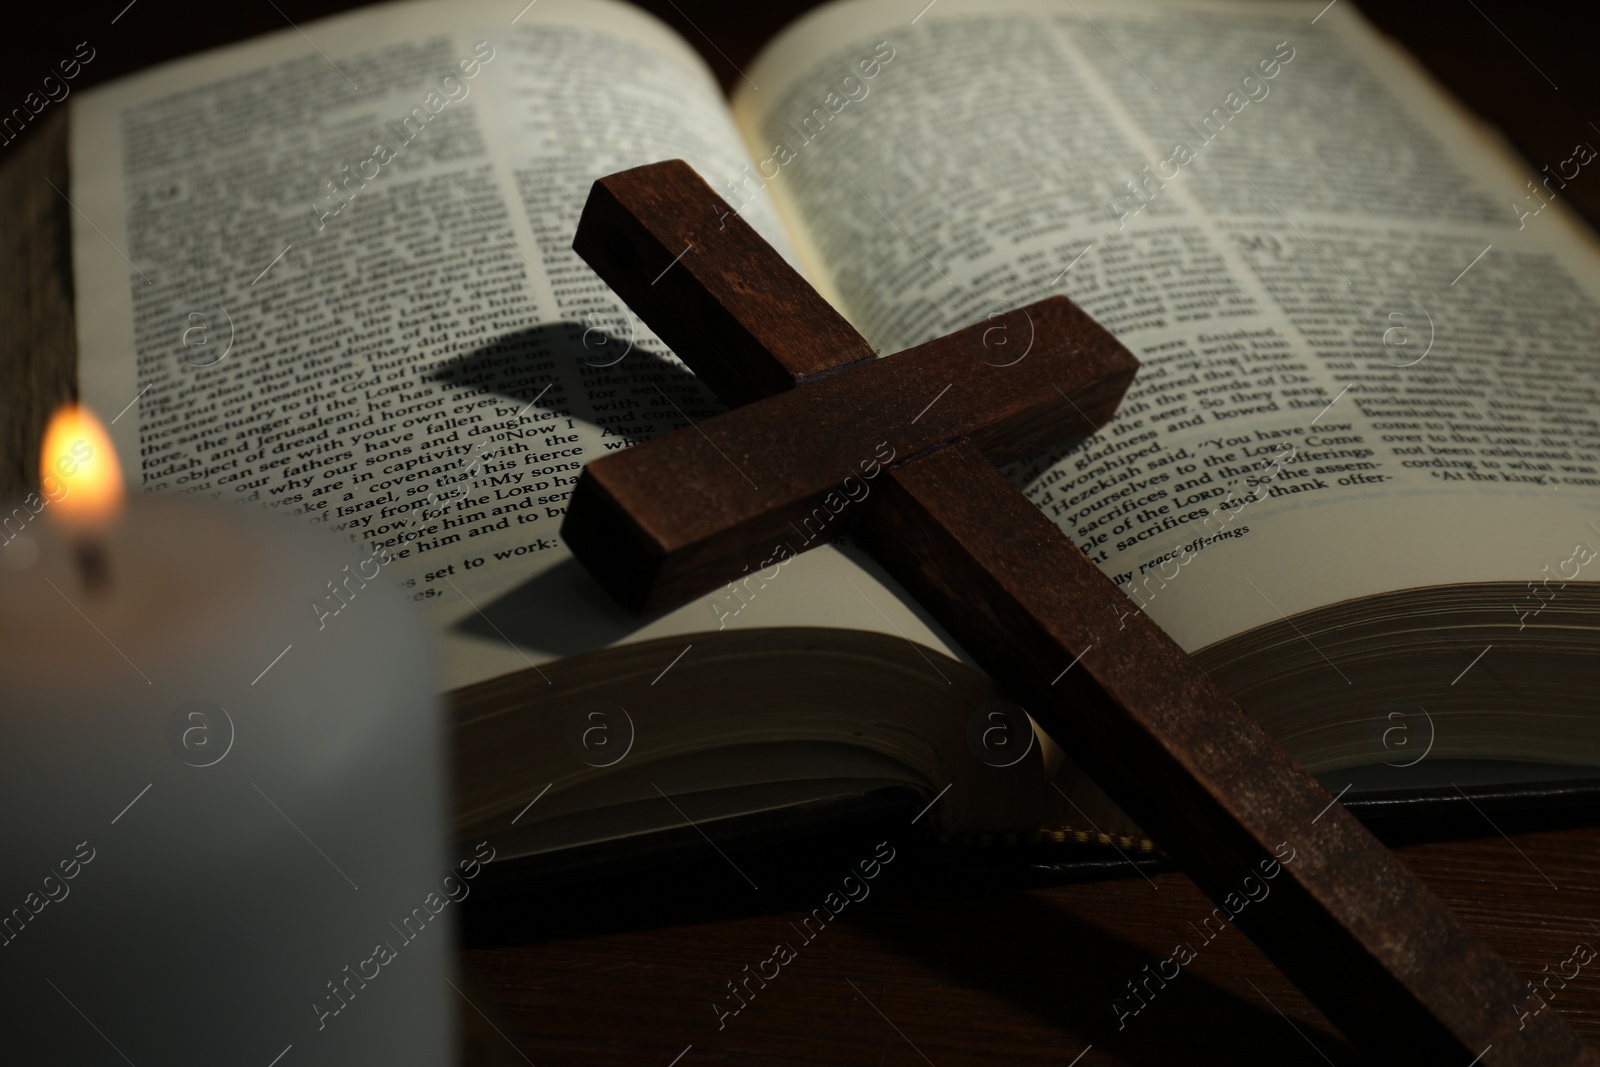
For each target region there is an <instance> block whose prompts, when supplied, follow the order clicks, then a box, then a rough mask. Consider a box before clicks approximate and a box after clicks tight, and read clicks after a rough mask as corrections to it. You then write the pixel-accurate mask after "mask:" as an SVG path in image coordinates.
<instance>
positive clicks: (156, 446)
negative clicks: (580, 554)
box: [70, 0, 945, 687]
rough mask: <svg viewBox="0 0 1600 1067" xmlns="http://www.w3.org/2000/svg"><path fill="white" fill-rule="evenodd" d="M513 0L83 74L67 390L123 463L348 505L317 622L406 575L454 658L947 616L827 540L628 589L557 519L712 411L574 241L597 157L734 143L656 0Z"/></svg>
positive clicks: (262, 494)
mask: <svg viewBox="0 0 1600 1067" xmlns="http://www.w3.org/2000/svg"><path fill="white" fill-rule="evenodd" d="M518 6H519V5H517V4H510V5H506V4H489V3H473V4H453V3H452V4H446V3H402V4H389V5H384V6H381V7H379V8H374V9H368V10H366V11H362V12H357V13H353V14H349V15H343V16H338V17H334V18H330V19H326V20H323V21H319V22H316V23H308V24H306V25H304V26H300V27H296V28H285V29H284V30H283V31H282V32H281V33H277V34H273V35H270V36H268V37H265V38H261V39H259V40H256V41H251V42H246V43H243V44H240V45H236V46H231V47H228V48H225V49H219V50H217V51H214V52H210V53H206V54H204V55H201V56H198V57H195V58H192V59H188V60H183V61H180V62H177V63H173V64H169V65H166V66H163V67H160V68H157V69H154V70H152V71H149V72H147V73H143V74H140V75H137V76H134V77H131V78H127V79H124V80H123V81H120V82H118V83H117V84H115V85H112V86H108V87H105V88H102V89H99V90H96V91H94V92H91V93H85V94H84V95H83V96H82V97H80V98H76V99H75V101H74V111H73V114H72V133H71V168H72V174H73V182H72V187H71V190H70V192H71V199H72V203H73V206H74V208H75V218H74V227H75V228H74V242H73V245H74V248H73V251H74V267H75V271H76V284H77V294H78V296H77V308H78V323H79V343H80V368H81V369H80V379H81V383H82V394H83V397H84V400H85V402H86V403H88V404H89V405H90V406H91V407H93V408H95V409H96V410H98V411H99V412H100V413H101V414H102V417H103V418H105V419H107V420H109V421H112V422H113V425H112V427H111V429H112V431H113V434H114V437H115V440H116V442H117V444H118V447H119V450H120V451H121V453H122V455H123V457H124V466H125V467H126V468H127V471H128V474H129V477H130V480H131V481H132V482H133V483H134V484H136V485H142V486H143V487H144V488H146V489H147V490H150V491H164V492H184V493H204V494H208V495H211V496H218V497H221V498H224V499H228V500H236V501H249V502H254V503H257V504H259V505H260V506H263V507H269V508H272V509H275V510H278V511H282V512H286V513H292V514H294V515H297V516H299V517H300V518H301V520H302V521H306V522H311V523H315V524H318V525H322V526H325V527H327V528H328V529H330V530H333V531H337V532H339V533H340V534H342V535H343V536H344V537H346V538H347V539H348V540H349V541H350V542H351V548H350V551H349V556H350V567H349V568H347V570H348V571H349V577H346V576H344V575H341V576H339V577H338V578H336V579H335V580H333V581H329V580H327V579H328V576H327V575H321V574H316V575H307V576H306V591H305V592H306V605H307V609H306V622H307V626H308V627H309V628H310V629H312V630H318V629H320V628H322V627H324V626H327V625H330V624H332V620H333V619H335V618H336V617H337V616H338V615H340V614H343V613H346V612H348V613H349V614H351V615H359V614H360V612H361V610H362V600H361V599H360V593H359V590H360V587H361V586H362V584H363V583H364V581H365V580H378V581H392V582H394V583H396V584H398V585H400V586H401V587H402V588H403V589H404V590H405V591H406V592H407V593H408V594H409V595H410V596H411V598H412V599H413V600H415V601H416V602H418V603H419V604H421V605H422V606H423V607H424V608H425V609H426V610H427V611H428V612H429V613H430V614H431V616H432V617H433V619H434V621H435V622H436V623H437V624H438V626H439V628H440V630H441V631H442V632H443V634H444V681H445V683H446V685H448V686H452V687H453V686H460V685H464V684H468V683H471V682H475V681H479V680H482V679H485V678H489V677H493V676H496V675H499V674H503V673H506V672H509V671H514V670H522V669H527V668H528V667H529V666H536V665H537V664H539V663H541V662H545V661H548V660H550V659H553V658H558V657H561V656H565V655H570V654H574V653H578V652H582V651H586V650H589V649H592V648H596V647H601V646H604V645H607V644H611V643H615V642H618V641H623V640H631V639H643V638H650V637H659V636H663V635H666V634H674V633H684V634H694V633H698V632H701V631H708V630H718V629H722V628H727V627H754V626H770V625H791V626H793V625H837V626H844V627H849V628H856V629H882V630H884V631H886V632H902V633H904V634H905V635H906V636H908V637H909V638H912V639H915V640H917V641H919V642H921V643H923V644H926V645H930V646H933V647H936V648H942V647H945V646H944V643H943V641H942V640H941V639H940V637H939V636H938V635H937V634H936V633H935V632H934V631H933V630H932V629H930V628H929V626H928V625H926V624H925V623H924V622H923V621H922V620H921V619H920V617H919V616H918V615H917V614H915V613H914V612H912V611H911V610H909V609H907V608H905V607H903V606H902V605H901V604H900V602H899V599H898V598H897V597H896V596H895V595H894V594H893V593H892V592H890V591H889V589H888V588H886V587H885V585H884V584H882V581H880V577H879V575H878V572H876V571H875V570H873V569H871V567H870V564H869V566H868V569H866V570H863V569H861V568H859V567H857V566H856V565H855V564H853V563H851V562H850V561H849V560H848V559H847V558H846V557H845V556H844V555H842V554H841V553H840V552H839V551H837V550H836V549H835V548H834V547H832V546H831V545H824V546H822V547H820V548H818V549H817V550H816V551H814V552H809V553H806V554H805V555H803V556H801V557H800V558H798V559H795V560H793V561H791V562H789V563H786V564H784V566H783V567H782V577H780V578H777V579H775V580H773V581H772V582H770V583H766V582H759V583H751V582H749V581H741V582H740V583H739V585H738V586H734V585H732V584H730V586H729V588H728V589H726V590H722V591H719V592H718V593H715V594H712V595H709V596H707V597H703V598H701V599H700V600H699V601H697V602H694V603H691V604H689V605H686V606H685V607H683V608H680V609H678V610H676V611H673V612H670V613H668V614H666V615H665V616H662V617H657V618H653V619H647V620H640V619H636V618H633V617H632V616H630V615H628V614H627V613H625V612H623V611H622V610H621V609H619V608H617V607H616V606H615V605H614V604H612V603H611V602H610V600H609V599H608V598H607V597H606V596H605V594H604V593H603V592H602V591H601V590H600V589H599V587H598V586H597V585H596V584H595V583H594V582H593V581H592V579H590V578H589V576H588V575H587V574H586V573H584V572H583V571H582V569H581V568H580V567H579V566H578V565H577V563H576V562H575V561H574V560H573V558H572V557H571V555H570V553H569V552H568V551H567V549H566V548H565V546H564V545H563V544H562V541H561V538H560V536H559V532H558V531H559V527H560V524H561V519H562V515H563V512H564V510H565V507H566V500H567V498H568V495H569V494H570V492H571V488H572V486H573V484H574V483H575V482H576V480H577V478H578V475H579V472H580V471H581V469H582V467H583V465H584V463H585V462H587V461H588V460H590V459H592V458H594V457H596V456H601V455H605V454H607V453H608V452H610V451H614V450H618V449H622V448H626V447H628V446H630V445H632V444H634V443H636V442H639V441H642V440H644V439H646V438H648V437H650V436H652V435H654V434H656V433H660V432H665V431H667V430H670V429H673V428H675V427H681V426H685V425H687V424H688V423H690V422H693V421H697V420H699V419H701V418H704V417H706V416H708V415H710V414H713V413H714V412H716V411H717V410H720V405H718V403H717V402H716V401H715V399H714V398H713V397H712V396H711V395H710V393H709V392H708V391H707V390H705V389H704V388H703V387H702V386H701V385H700V384H699V383H698V382H697V381H696V379H695V378H694V377H693V376H692V375H691V374H690V373H689V372H688V371H687V369H686V368H685V367H684V366H683V364H682V363H680V362H679V361H678V360H677V359H676V358H675V357H673V356H672V355H671V354H670V353H669V352H668V351H667V350H666V348H665V347H664V346H663V345H661V343H660V342H659V341H658V340H657V339H656V338H654V337H653V335H651V334H650V333H649V331H648V330H646V329H645V328H644V326H643V325H642V324H640V323H639V321H638V320H637V319H636V318H635V317H634V316H632V315H631V314H630V313H629V312H628V311H627V310H626V309H625V308H623V307H622V306H621V305H620V303H619V302H618V301H617V300H616V298H615V297H614V296H613V295H612V294H611V292H610V290H609V288H608V287H607V286H606V285H604V283H602V282H601V281H600V280H599V279H598V278H597V277H596V276H595V275H594V274H593V272H591V271H590V270H589V268H588V267H587V266H586V265H584V264H583V263H582V262H581V261H580V260H579V259H578V258H577V256H576V255H575V254H574V253H573V252H572V251H571V242H572V236H573V232H574V229H575V228H576V225H577V220H578V216H579V212H580V210H581V208H582V205H583V202H584V199H585V198H586V196H587V195H588V191H589V187H590V184H591V183H592V182H593V181H594V180H595V179H596V178H599V177H602V176H604V175H606V174H609V173H612V172H614V171H618V170H621V169H624V168H627V167H631V166H636V165H640V164H643V163H647V162H653V161H656V160H661V159H669V158H683V159H686V160H687V161H688V162H689V163H690V164H691V165H693V166H694V167H695V168H696V169H697V170H698V171H699V172H700V173H701V174H702V175H703V176H704V177H706V179H707V180H708V181H710V182H711V183H712V184H713V185H714V186H717V187H726V184H727V182H728V181H729V180H731V179H735V178H737V177H738V176H740V175H741V174H742V173H744V172H745V170H746V169H747V168H748V166H749V164H750V160H749V159H748V157H747V156H746V154H745V152H744V149H743V145H742V142H741V139H740V137H739V135H738V133H737V131H736V129H735V128H734V126H733V123H732V119H731V116H730V114H729V112H728V109H727V105H726V101H725V100H724V99H723V97H722V95H721V93H720V92H719V90H718V88H717V86H716V83H715V81H714V79H713V78H712V76H711V74H710V72H709V71H708V69H707V68H706V67H705V65H704V64H703V62H702V61H701V60H700V59H699V57H698V56H696V55H695V54H694V52H693V50H692V49H691V48H690V47H689V46H688V45H687V44H686V43H685V42H684V41H683V40H681V39H680V38H678V37H677V36H676V35H675V34H673V33H671V32H670V31H669V30H667V29H666V28H665V27H664V26H663V25H661V24H660V23H659V22H657V21H656V20H654V19H653V18H651V17H649V16H647V15H644V14H643V13H641V12H639V11H637V10H636V9H634V8H631V7H628V6H626V5H623V4H619V3H612V2H609V0H544V2H541V3H539V4H538V5H537V6H535V5H531V4H530V5H527V6H525V7H523V8H522V10H521V11H520V12H519V11H518V10H517V9H518ZM740 207H741V212H742V214H743V215H744V216H745V217H746V218H747V219H748V221H750V222H751V223H752V225H754V226H755V228H756V229H757V230H758V231H759V232H760V233H761V234H762V235H763V236H765V237H766V238H767V239H768V240H770V241H772V242H773V243H774V244H775V245H777V247H778V248H779V249H780V251H782V252H783V253H784V254H785V255H786V256H791V257H792V256H793V255H794V253H793V251H792V249H791V246H790V244H789V242H788V241H787V239H786V237H785V234H784V232H783V229H782V227H781V226H780V225H779V223H778V221H777V218H776V216H775V214H774V213H773V211H772V210H771V207H770V205H769V204H768V203H767V202H766V201H765V200H764V199H762V200H759V201H757V202H754V203H749V204H744V203H741V205H740ZM864 458H867V459H870V458H871V457H864ZM664 488H669V487H664ZM351 578H354V581H351V580H350V579H351ZM728 578H729V580H730V583H732V582H734V581H735V580H737V579H741V578H746V579H747V578H748V576H741V575H731V574H730V575H729V576H728ZM885 580H886V579H885Z"/></svg>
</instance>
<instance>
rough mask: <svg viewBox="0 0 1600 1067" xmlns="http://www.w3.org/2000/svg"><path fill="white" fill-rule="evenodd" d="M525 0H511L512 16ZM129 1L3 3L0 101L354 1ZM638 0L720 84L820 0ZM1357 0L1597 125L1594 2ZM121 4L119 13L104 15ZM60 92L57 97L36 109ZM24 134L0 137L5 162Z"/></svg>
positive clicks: (1508, 109)
mask: <svg viewBox="0 0 1600 1067" xmlns="http://www.w3.org/2000/svg"><path fill="white" fill-rule="evenodd" d="M526 2H527V0H505V4H506V11H507V17H510V15H514V14H516V12H517V10H518V9H519V8H521V6H522V5H523V4H524V3H526ZM923 2H924V0H905V3H906V5H907V11H908V12H914V10H915V9H916V8H920V7H921V5H922V3H923ZM1263 2H1271V0H1263ZM1338 2H1339V3H1341V4H1347V3H1350V2H1351V0H1338ZM126 6H127V0H111V2H109V3H94V4H62V3H57V4H28V5H27V6H26V7H22V8H20V9H18V8H12V9H11V10H9V11H7V12H6V18H5V24H4V30H3V34H0V112H9V111H10V109H11V108H13V107H16V106H20V105H21V103H22V99H23V97H24V96H26V95H27V94H28V93H29V92H31V91H35V90H37V89H38V88H39V83H40V81H41V80H42V79H43V78H44V76H45V75H46V74H48V73H51V72H53V71H54V70H55V64H56V62H57V61H58V60H60V59H63V58H66V57H69V56H71V55H72V52H73V49H74V47H75V46H76V45H77V44H78V42H80V41H85V40H87V41H88V42H89V44H90V45H91V46H92V47H93V48H94V49H95V50H96V55H95V58H94V60H93V61H92V62H91V63H89V64H88V65H87V66H86V67H84V68H83V71H82V72H81V73H80V74H79V76H78V77H77V78H76V79H75V80H74V81H73V82H72V86H73V89H74V91H76V90H78V89H82V88H86V87H88V86H90V85H95V84H98V83H101V82H105V81H109V80H111V79H113V78H116V77H119V76H121V75H123V74H128V73H130V72H132V71H136V70H139V69H142V68H144V67H148V66H151V65H153V64H156V63H160V62H162V61H164V60H168V59H174V58H177V57H179V56H184V55H188V54H189V53H192V52H198V51H201V50H203V49H207V48H213V47H215V46H217V45H221V44H227V43H229V42H231V41H238V40H243V39H244V38H247V37H253V36H255V35H257V34H261V33H268V32H271V31H273V30H281V29H285V28H286V27H287V26H288V25H289V20H293V21H294V22H295V23H297V24H304V23H307V22H311V21H314V20H315V19H317V18H319V17H321V16H323V15H329V14H333V13H335V12H339V11H345V10H348V9H350V8H354V7H359V6H361V5H360V4H355V3H342V2H338V0H246V2H244V3H239V4H230V5H227V6H226V7H223V6H222V5H212V4H196V3H175V2H173V0H135V3H134V4H133V6H132V7H131V8H129V9H128V10H126V11H123V9H124V8H125V7H126ZM638 6H640V7H643V8H645V9H646V10H648V11H651V12H652V13H654V14H655V15H657V16H658V17H660V18H661V19H663V20H664V21H666V22H667V23H669V24H670V25H671V26H672V27H673V28H674V29H676V30H677V31H678V32H679V33H680V34H682V35H683V37H684V38H685V39H686V40H688V41H689V42H690V43H691V44H693V45H694V46H695V47H696V48H698V49H699V50H700V52H701V54H702V55H704V56H705V58H706V60H707V62H709V63H710V64H711V68H712V69H713V70H714V71H716V73H717V77H718V78H720V79H721V80H722V83H723V84H724V85H727V84H728V83H730V82H731V81H732V80H733V79H734V78H736V77H737V76H738V75H737V73H736V71H735V67H734V65H735V64H737V65H738V66H740V67H744V66H746V65H747V64H748V63H749V61H750V60H751V58H752V57H754V55H755V54H756V52H757V51H758V50H759V49H760V47H761V45H762V44H763V43H764V42H766V41H767V40H768V39H770V38H771V37H772V36H773V35H774V34H775V33H777V32H778V31H779V30H780V29H781V28H782V27H783V26H784V25H785V24H787V23H788V22H790V21H792V20H793V19H794V18H795V17H796V16H797V15H798V14H800V13H801V12H803V11H805V10H806V9H808V8H810V7H812V6H814V4H813V3H811V2H810V0H769V2H759V3H751V2H739V0H641V2H639V4H638ZM1063 6H1064V5H1063ZM1357 6H1358V7H1360V9H1361V10H1362V11H1363V12H1365V14H1366V15H1367V17H1368V18H1369V19H1371V20H1372V21H1373V22H1375V23H1376V24H1377V25H1378V27H1379V28H1380V29H1381V30H1383V31H1384V32H1386V33H1388V34H1390V35H1391V36H1393V37H1395V38H1397V39H1398V40H1399V41H1400V42H1401V43H1402V44H1404V45H1405V47H1406V48H1407V49H1409V50H1410V51H1411V52H1412V53H1413V54H1414V55H1416V56H1417V57H1418V58H1419V59H1421V60H1422V62H1423V63H1424V64H1426V65H1427V66H1428V68H1429V69H1430V70H1432V71H1433V74H1434V76H1435V77H1437V78H1438V79H1439V80H1440V81H1442V82H1443V83H1444V84H1445V85H1446V86H1447V87H1448V88H1449V89H1450V91H1451V92H1453V93H1454V94H1455V95H1456V96H1458V97H1460V98H1461V99H1462V100H1463V101H1465V102H1466V104H1467V105H1468V106H1469V107H1471V108H1472V109H1473V110H1475V111H1476V112H1478V114H1480V115H1482V116H1483V117H1484V118H1485V119H1487V120H1489V121H1490V122H1492V123H1494V124H1495V125H1497V126H1499V127H1500V128H1501V129H1502V130H1503V131H1504V132H1505V133H1506V134H1508V135H1509V136H1510V137H1511V139H1512V140H1513V142H1514V143H1515V144H1516V145H1517V147H1518V148H1519V149H1521V151H1522V152H1523V153H1524V154H1525V155H1526V156H1527V157H1528V158H1529V159H1530V160H1532V161H1533V162H1534V165H1535V167H1536V168H1537V167H1539V166H1542V165H1544V164H1547V163H1549V164H1554V163H1556V162H1557V161H1559V160H1562V159H1565V158H1566V157H1567V156H1569V155H1570V154H1571V150H1572V146H1573V145H1574V143H1576V142H1577V141H1580V140H1586V139H1590V138H1593V139H1595V140H1600V129H1596V125H1600V108H1596V107H1595V104H1596V102H1597V101H1600V62H1597V61H1596V58H1595V47H1596V41H1597V37H1600V33H1597V31H1600V5H1596V4H1593V3H1579V2H1569V3H1555V2H1550V0H1545V2H1528V0H1523V2H1521V3H1516V2H1512V0H1363V2H1362V3H1360V4H1358V5H1357ZM119 12H122V14H121V16H120V18H118V19H117V22H116V24H115V25H113V24H112V23H111V20H112V18H114V17H117V16H118V13H119ZM1490 20H1493V21H1492V23H1491V21H1490ZM1508 38H1509V39H1508ZM1541 72H1542V73H1541ZM69 99H70V97H69ZM58 106H59V105H56V104H51V105H50V107H49V108H46V110H45V112H44V114H48V113H49V111H50V109H51V108H55V107H58ZM40 117H41V118H42V117H43V114H42V115H41V116H40ZM1591 123H1594V124H1591ZM34 126H37V122H35V123H34ZM32 128H33V127H30V134H31V131H32ZM26 136H28V135H24V138H25V137H26ZM24 138H18V139H17V140H16V141H13V142H11V143H10V144H7V145H4V146H0V164H3V163H4V161H5V159H6V158H7V156H8V155H9V154H10V153H12V152H14V151H15V150H16V148H17V146H18V145H20V144H22V143H23V140H24ZM1565 192H1566V194H1567V195H1568V196H1569V197H1570V198H1571V200H1572V202H1573V205H1574V206H1575V207H1577V208H1578V209H1579V210H1580V211H1582V212H1583V213H1584V214H1585V215H1586V216H1587V217H1588V218H1589V219H1590V221H1591V222H1593V223H1596V224H1600V181H1595V180H1593V179H1591V180H1589V181H1574V182H1572V183H1570V185H1569V186H1568V188H1567V189H1566V190H1565ZM1508 210H1509V208H1508Z"/></svg>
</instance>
